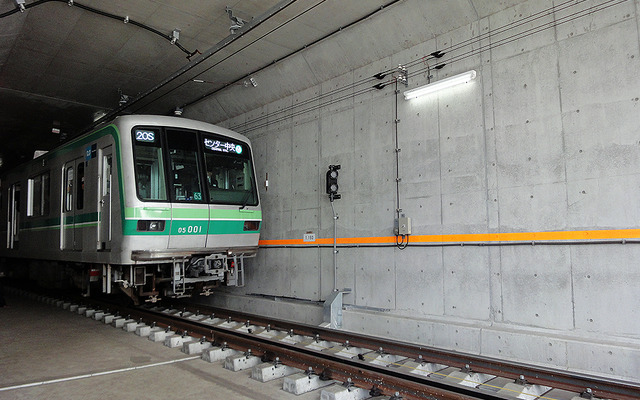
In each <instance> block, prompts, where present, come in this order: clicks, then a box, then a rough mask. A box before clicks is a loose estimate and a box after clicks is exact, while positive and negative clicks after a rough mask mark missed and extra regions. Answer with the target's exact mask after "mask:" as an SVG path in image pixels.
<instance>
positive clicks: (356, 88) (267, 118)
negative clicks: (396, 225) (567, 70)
mask: <svg viewBox="0 0 640 400" xmlns="http://www.w3.org/2000/svg"><path fill="white" fill-rule="evenodd" d="M586 1H589V0H568V1H565V2H564V3H561V4H559V5H556V6H552V7H549V8H547V9H545V10H542V11H539V12H537V13H534V14H532V15H530V16H528V17H525V18H522V19H520V20H518V21H514V22H510V23H507V24H505V25H502V26H500V27H498V28H496V29H495V30H492V31H489V32H487V33H483V34H480V35H477V36H474V37H472V38H470V39H466V40H464V41H462V42H460V43H457V44H455V45H452V46H451V47H450V48H448V49H446V51H447V53H453V52H455V51H459V50H463V49H464V48H466V47H469V46H471V45H473V44H477V42H478V41H480V40H485V39H489V38H490V37H492V36H496V35H499V34H503V33H507V32H510V31H513V30H514V29H517V28H519V27H521V26H523V25H526V24H530V23H532V22H535V21H538V20H540V19H542V18H544V17H549V16H552V15H553V14H554V13H557V12H559V11H564V10H567V9H570V8H572V7H575V6H577V5H579V4H581V3H584V2H586ZM626 1H628V0H607V1H605V2H604V3H601V4H598V5H595V6H591V7H588V8H586V9H584V10H580V11H576V12H574V13H571V14H569V15H567V16H564V17H562V18H559V19H557V20H554V21H552V22H546V23H542V24H538V25H536V26H533V27H531V28H529V29H527V30H524V31H522V32H518V33H514V34H512V35H510V36H508V37H506V38H503V39H500V40H497V41H495V42H492V43H489V44H487V45H482V46H480V47H478V48H476V49H471V50H469V51H467V52H464V53H462V54H459V55H456V56H454V57H453V58H450V59H448V60H447V61H446V62H438V63H435V64H433V65H429V64H428V63H427V65H426V66H424V67H423V68H421V69H419V70H415V71H413V72H411V73H410V74H409V77H415V76H418V75H420V74H422V73H425V72H427V74H429V75H430V72H431V70H433V69H441V68H443V67H445V66H446V65H449V66H450V65H452V64H454V63H456V62H460V61H462V60H464V59H467V58H470V57H473V56H476V55H479V54H480V53H481V52H483V51H489V50H492V49H495V48H498V47H500V46H504V45H506V44H509V43H512V42H514V41H516V40H520V39H525V38H527V37H530V36H532V35H535V34H537V33H539V32H542V31H544V30H546V29H551V28H554V27H556V26H559V25H562V24H565V23H568V22H571V21H574V20H576V19H579V18H582V17H585V16H588V15H594V14H595V13H597V12H600V11H603V10H605V9H607V8H610V7H613V6H616V5H618V4H620V3H623V2H626ZM444 54H445V53H444V52H443V51H434V52H433V53H431V54H429V55H427V56H425V57H429V56H432V57H433V58H436V59H438V58H441V57H442V56H443V55H444ZM425 57H421V58H418V59H415V60H411V61H409V62H407V63H406V64H404V65H405V66H406V67H407V68H409V67H412V66H416V65H419V64H421V63H425ZM394 71H395V69H389V70H385V71H382V72H380V73H378V74H375V75H374V76H371V77H366V78H363V79H360V80H358V81H356V82H354V83H352V84H349V85H346V86H342V87H339V88H336V89H334V90H331V91H329V92H326V93H323V94H321V95H320V96H317V97H313V98H310V99H307V100H304V101H302V102H299V103H297V104H295V105H291V106H288V107H284V108H282V109H280V110H277V111H275V112H272V113H269V114H268V115H266V114H265V115H262V116H260V117H257V118H254V119H252V120H247V121H244V122H242V123H240V124H237V125H234V126H232V127H231V129H234V130H236V131H238V132H240V133H243V134H246V133H248V132H252V131H256V130H259V129H262V128H265V127H267V126H268V125H269V124H273V123H279V122H282V121H285V120H287V119H289V118H292V117H296V116H301V115H304V114H306V113H310V112H314V111H318V110H320V109H322V108H324V107H327V106H330V105H332V104H335V103H338V102H340V101H343V100H346V99H350V98H354V97H356V96H359V95H362V94H366V93H368V92H371V91H374V90H380V89H382V88H384V87H385V86H387V85H389V84H392V83H393V82H394V81H395V78H394V77H390V78H388V76H389V75H390V74H392V73H393V72H394ZM376 80H378V81H379V82H378V83H377V84H376V85H373V86H371V85H370V83H371V82H375V81H376ZM364 85H369V86H366V87H363V86H364ZM351 90H352V92H350V91H351ZM345 92H347V93H345ZM338 94H340V96H338V97H335V96H336V95H338ZM312 103H315V104H314V105H312V106H309V107H305V106H307V105H309V104H312ZM274 117H276V118H274Z"/></svg>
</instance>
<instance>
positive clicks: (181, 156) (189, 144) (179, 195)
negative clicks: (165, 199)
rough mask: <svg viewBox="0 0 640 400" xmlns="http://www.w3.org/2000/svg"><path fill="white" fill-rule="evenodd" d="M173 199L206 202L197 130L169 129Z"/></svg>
mask: <svg viewBox="0 0 640 400" xmlns="http://www.w3.org/2000/svg"><path fill="white" fill-rule="evenodd" d="M167 143H168V147H169V163H170V172H171V199H172V200H173V201H185V202H204V201H205V198H204V195H203V193H202V183H201V182H200V174H201V168H200V164H199V162H198V139H197V136H196V134H195V132H190V131H178V130H169V129H167Z"/></svg>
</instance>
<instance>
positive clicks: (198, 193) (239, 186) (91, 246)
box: [0, 115, 262, 303]
mask: <svg viewBox="0 0 640 400" xmlns="http://www.w3.org/2000/svg"><path fill="white" fill-rule="evenodd" d="M0 206H1V210H2V211H1V212H0V235H1V236H3V237H5V238H6V242H5V245H3V246H0V257H1V258H2V261H3V263H4V264H5V268H8V267H9V266H11V267H12V268H13V271H12V273H14V274H17V275H20V273H22V275H23V276H24V275H26V274H27V269H28V274H29V276H30V277H31V278H33V279H37V280H38V281H39V282H42V281H46V279H44V278H45V277H49V281H56V282H57V283H56V284H59V281H60V280H61V279H62V282H63V283H65V282H66V284H70V283H71V282H76V283H77V284H78V286H80V287H81V288H82V289H83V290H86V291H90V290H91V288H92V287H93V291H94V292H95V291H96V290H98V291H99V290H100V283H99V282H100V281H101V282H102V285H101V286H102V291H103V292H105V293H112V291H115V290H116V288H119V289H121V290H122V291H124V293H126V294H127V295H128V296H129V297H131V298H132V299H133V300H134V301H135V302H136V303H139V302H141V301H143V300H144V301H154V302H155V301H157V300H159V299H161V298H163V297H182V296H190V295H195V294H203V295H209V294H211V293H212V291H211V290H212V289H213V288H214V287H216V286H218V285H227V286H242V285H244V261H245V258H248V257H253V256H255V254H256V251H257V249H258V240H259V237H260V225H261V222H262V211H261V208H260V199H259V196H258V190H257V186H256V179H255V169H254V165H253V159H252V151H251V144H250V142H249V140H248V139H247V138H246V137H244V136H242V135H240V134H238V133H236V132H233V131H230V130H228V129H225V128H222V127H219V126H215V125H211V124H207V123H204V122H199V121H194V120H189V119H185V118H181V117H165V116H152V115H126V116H120V117H117V118H115V119H114V120H113V121H111V122H110V123H108V124H105V125H103V126H102V127H100V128H98V129H96V130H95V131H93V132H91V133H88V134H85V135H83V136H81V137H78V138H76V139H74V140H72V141H69V142H68V143H65V144H63V145H61V146H59V147H57V148H55V149H53V150H51V151H48V152H46V153H44V154H41V155H39V156H38V157H34V159H33V160H31V161H29V162H28V163H25V164H23V165H21V166H19V167H17V168H14V169H12V170H11V171H8V172H6V173H4V174H3V175H2V176H1V177H0ZM60 276H62V278H60ZM91 281H94V283H93V284H90V283H88V282H91ZM96 281H97V282H96Z"/></svg>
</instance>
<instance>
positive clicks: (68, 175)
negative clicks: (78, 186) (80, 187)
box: [64, 167, 73, 211]
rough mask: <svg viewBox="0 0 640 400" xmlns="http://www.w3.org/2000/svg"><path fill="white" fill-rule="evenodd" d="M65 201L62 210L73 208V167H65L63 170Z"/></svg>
mask: <svg viewBox="0 0 640 400" xmlns="http://www.w3.org/2000/svg"><path fill="white" fill-rule="evenodd" d="M64 198H65V201H64V210H65V211H71V210H73V167H67V170H66V171H65V197H64Z"/></svg>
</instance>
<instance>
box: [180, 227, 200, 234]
mask: <svg viewBox="0 0 640 400" xmlns="http://www.w3.org/2000/svg"><path fill="white" fill-rule="evenodd" d="M178 233H180V234H185V233H186V234H192V235H193V234H196V235H197V234H199V233H202V226H200V225H189V226H181V227H179V228H178Z"/></svg>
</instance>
